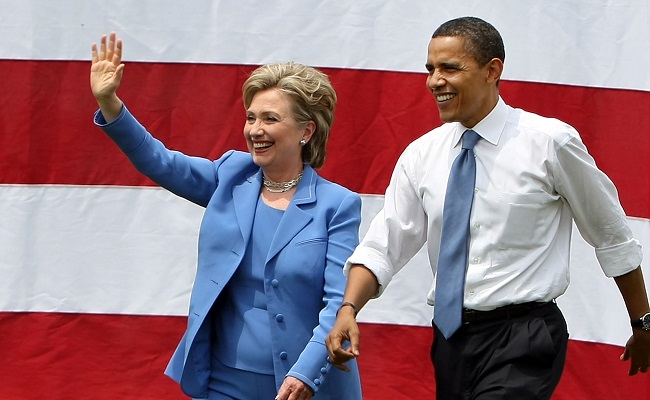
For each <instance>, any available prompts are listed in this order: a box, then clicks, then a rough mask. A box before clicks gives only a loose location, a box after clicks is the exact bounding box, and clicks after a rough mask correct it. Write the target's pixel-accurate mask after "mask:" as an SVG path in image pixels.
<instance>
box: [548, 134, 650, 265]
mask: <svg viewBox="0 0 650 400" xmlns="http://www.w3.org/2000/svg"><path fill="white" fill-rule="evenodd" d="M558 146H559V148H558V149H557V153H556V154H557V159H556V160H554V161H555V166H554V168H553V173H554V175H555V176H554V177H555V182H556V189H557V191H558V192H559V193H560V195H561V196H562V197H563V198H564V199H565V200H566V201H567V202H568V203H569V206H570V208H571V212H572V213H573V217H574V221H575V223H576V226H577V228H578V230H579V231H580V234H581V235H582V237H583V238H584V239H585V240H586V241H587V243H589V244H590V245H591V246H593V247H594V249H595V252H596V257H597V259H598V262H599V264H600V267H601V268H602V270H603V272H604V273H605V275H606V276H608V277H616V276H620V275H623V274H625V273H627V272H630V271H632V270H634V269H635V268H637V267H638V266H639V265H641V261H642V259H643V253H642V249H641V244H640V243H639V241H638V240H636V239H635V238H634V236H633V234H632V231H631V229H630V227H629V225H628V222H627V217H626V215H625V211H624V210H623V208H622V206H621V203H620V201H619V198H618V192H617V190H616V187H615V186H614V183H613V182H612V181H611V180H610V179H609V177H607V175H606V174H605V173H604V172H602V171H601V170H600V169H598V167H597V166H596V163H595V161H594V159H593V158H592V157H591V155H589V153H588V152H587V149H586V148H585V146H584V144H583V143H582V141H581V140H580V138H579V136H578V134H577V133H573V134H571V135H570V136H569V137H568V139H567V140H566V141H565V142H564V143H559V144H558Z"/></svg>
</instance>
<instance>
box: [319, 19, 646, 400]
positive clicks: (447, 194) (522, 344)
mask: <svg viewBox="0 0 650 400" xmlns="http://www.w3.org/2000/svg"><path fill="white" fill-rule="evenodd" d="M504 59H505V50H504V46H503V41H502V39H501V36H500V35H499V33H498V31H497V30H496V29H495V28H494V27H493V26H492V25H490V24H489V23H487V22H485V21H483V20H481V19H478V18H473V17H465V18H458V19H454V20H451V21H448V22H446V23H444V24H442V25H441V26H440V27H439V28H438V29H437V30H436V31H435V32H434V34H433V37H432V39H431V41H430V43H429V49H428V58H427V64H426V67H427V70H428V71H429V75H428V78H427V87H428V88H429V89H430V90H431V92H432V93H433V95H434V97H435V98H436V102H437V105H438V109H439V112H440V118H441V119H442V120H443V121H444V122H445V124H444V125H442V126H441V127H439V128H436V129H434V130H433V131H431V132H429V133H427V134H425V135H424V136H422V137H421V138H419V139H417V140H415V141H414V142H413V143H411V144H410V145H409V146H408V147H407V149H406V150H405V151H404V153H403V154H402V155H401V156H400V158H399V160H398V162H397V165H396V167H395V170H394V171H393V176H392V178H391V181H390V184H389V186H388V188H387V190H386V195H385V203H384V208H383V209H382V211H381V212H380V213H379V214H378V215H377V217H376V218H375V219H374V220H373V221H372V223H371V225H370V228H369V230H368V233H367V235H366V237H365V238H364V240H363V241H362V243H361V244H360V245H359V247H357V249H356V251H355V252H354V254H353V255H352V256H351V257H350V259H349V260H348V262H347V264H346V273H347V274H348V283H347V287H346V291H345V295H344V298H343V301H344V303H343V305H342V306H341V308H340V310H339V313H338V318H337V321H336V324H335V325H334V327H333V329H332V331H331V332H330V335H329V337H328V338H327V346H328V349H329V353H330V358H331V360H332V362H333V364H334V365H336V366H337V367H339V368H341V369H343V370H345V369H346V368H347V367H346V366H345V365H344V363H345V362H346V361H347V360H350V359H352V358H354V357H356V356H358V355H359V329H358V326H357V324H356V321H355V316H356V313H357V312H358V310H359V309H360V308H361V307H363V306H364V305H365V304H366V302H367V301H368V300H370V299H371V298H373V297H377V296H379V295H380V294H381V293H382V292H383V290H384V289H385V287H386V285H387V284H388V283H389V282H390V280H391V278H392V277H393V276H394V275H395V274H396V273H397V272H398V271H399V270H400V269H401V268H402V267H403V266H404V264H405V263H406V262H407V261H408V260H409V259H410V258H411V257H412V256H413V255H414V254H415V253H416V252H417V251H418V250H419V249H420V247H421V246H422V245H424V244H425V243H426V244H427V250H428V255H429V261H430V264H431V267H432V270H433V272H434V276H435V282H434V285H433V287H432V289H431V291H430V293H429V294H428V297H427V301H428V303H429V304H431V305H433V306H434V321H433V324H434V328H436V329H435V331H434V341H433V345H432V348H431V359H432V362H433V364H434V367H435V374H436V384H437V386H436V392H437V396H438V398H439V399H488V398H489V399H492V398H494V399H548V398H550V397H551V394H552V393H553V390H554V389H555V387H556V386H557V383H558V381H559V379H560V376H561V374H562V369H563V367H564V362H565V357H566V348H567V342H568V333H567V327H566V322H565V320H564V317H563V316H562V313H561V312H560V310H559V309H558V308H557V306H556V304H555V301H554V300H555V299H556V298H557V297H559V296H560V295H562V294H563V293H564V292H565V290H566V289H567V286H568V282H569V265H568V259H569V246H570V238H571V227H572V220H575V222H576V224H577V226H578V227H579V229H580V232H581V233H582V236H583V237H584V238H585V239H586V240H587V241H588V242H589V243H590V244H591V245H592V246H594V247H595V249H596V255H597V258H598V260H599V263H600V264H601V267H602V269H603V271H604V273H605V274H606V275H607V276H609V277H613V278H614V280H615V282H616V284H617V285H618V288H619V290H620V292H621V294H622V296H623V299H624V301H625V304H626V306H627V311H628V313H629V315H630V318H631V321H632V325H633V328H632V331H633V335H632V338H631V339H630V341H629V342H628V343H627V345H626V347H625V351H624V354H623V355H622V356H621V359H622V360H628V359H629V360H631V365H630V371H629V374H630V375H634V374H636V373H637V372H638V371H641V372H647V370H648V366H649V364H650V306H649V305H648V297H647V294H646V290H645V284H644V281H643V276H642V272H641V267H640V264H641V259H642V253H641V246H640V244H639V242H638V241H637V240H636V239H634V238H633V237H632V233H631V231H630V229H629V227H628V226H627V224H626V217H625V214H624V212H623V209H622V207H621V205H620V203H619V201H618V197H617V193H616V189H615V187H614V185H613V184H612V182H611V181H610V180H609V178H607V176H606V175H605V174H604V173H603V172H601V171H600V170H599V169H598V168H597V167H596V165H595V163H594V160H593V159H592V157H591V156H590V155H589V154H588V153H587V150H586V148H585V147H584V145H583V143H582V141H581V140H580V137H579V135H578V133H577V132H576V131H575V130H574V129H573V128H572V127H570V126H568V125H567V124H565V123H563V122H561V121H558V120H555V119H550V118H543V117H540V116H538V115H535V114H532V113H528V112H525V111H523V110H518V109H513V108H511V107H510V106H508V105H506V104H505V103H504V101H503V100H502V99H501V97H500V96H499V80H500V78H501V73H502V71H503V62H504ZM457 157H458V160H456V159H457ZM463 192H464V193H463ZM443 209H444V212H443ZM455 265H459V267H457V268H453V267H454V266H455ZM454 283H456V284H454ZM454 294H457V296H454ZM347 340H349V341H350V347H348V348H343V347H342V346H343V343H344V342H345V341H347Z"/></svg>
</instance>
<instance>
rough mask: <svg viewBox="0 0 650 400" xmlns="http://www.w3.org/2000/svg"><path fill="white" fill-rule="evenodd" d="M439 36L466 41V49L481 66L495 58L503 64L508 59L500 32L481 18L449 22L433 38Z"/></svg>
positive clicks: (464, 18) (457, 19)
mask: <svg viewBox="0 0 650 400" xmlns="http://www.w3.org/2000/svg"><path fill="white" fill-rule="evenodd" d="M439 36H455V37H462V38H463V39H465V49H466V50H467V52H469V53H470V54H472V55H473V56H474V58H475V59H476V61H477V62H478V64H479V65H480V66H484V65H485V64H487V63H488V62H489V61H490V60H492V59H493V58H498V59H500V60H501V61H502V62H503V61H505V59H506V49H505V47H504V46H503V39H501V35H500V34H499V31H497V30H496V28H495V27H494V26H492V25H491V24H489V23H488V22H486V21H483V20H482V19H480V18H476V17H461V18H456V19H452V20H450V21H447V22H445V23H443V24H442V25H440V27H438V29H436V31H435V32H433V36H432V38H435V37H439Z"/></svg>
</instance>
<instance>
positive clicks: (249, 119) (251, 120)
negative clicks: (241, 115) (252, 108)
mask: <svg viewBox="0 0 650 400" xmlns="http://www.w3.org/2000/svg"><path fill="white" fill-rule="evenodd" d="M246 122H248V123H253V122H255V117H253V116H252V115H248V116H246Z"/></svg>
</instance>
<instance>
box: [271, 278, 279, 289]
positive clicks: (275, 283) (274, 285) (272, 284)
mask: <svg viewBox="0 0 650 400" xmlns="http://www.w3.org/2000/svg"><path fill="white" fill-rule="evenodd" d="M271 286H273V287H278V286H280V281H278V280H277V279H273V280H272V281H271Z"/></svg>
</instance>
